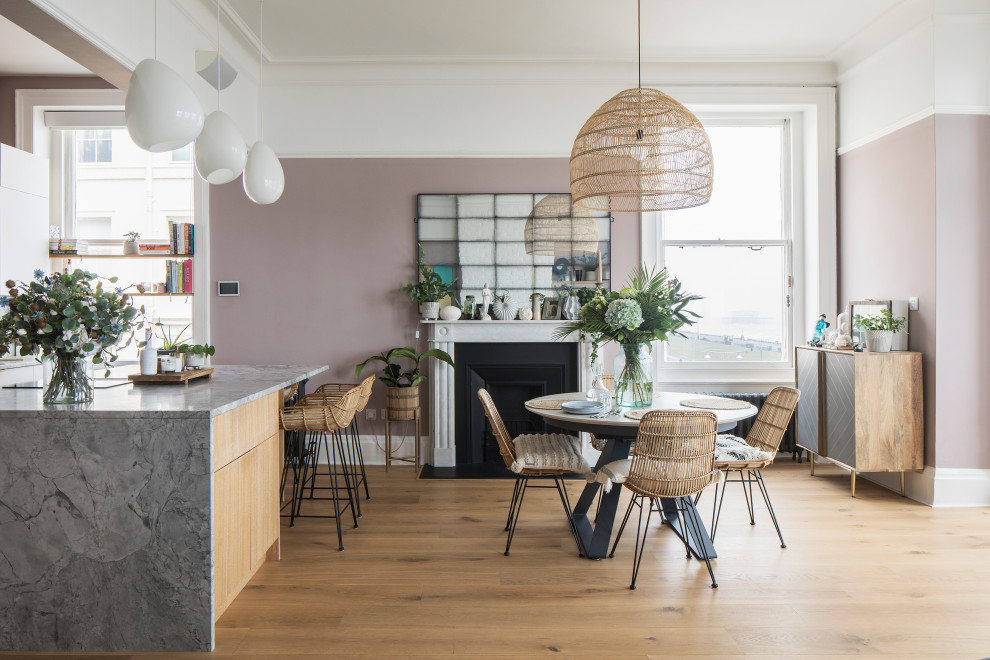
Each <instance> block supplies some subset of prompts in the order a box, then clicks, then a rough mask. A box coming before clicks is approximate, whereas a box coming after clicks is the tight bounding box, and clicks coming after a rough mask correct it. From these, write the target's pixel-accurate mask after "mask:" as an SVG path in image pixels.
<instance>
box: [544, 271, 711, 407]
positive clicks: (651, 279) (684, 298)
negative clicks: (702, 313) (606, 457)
mask: <svg viewBox="0 0 990 660" xmlns="http://www.w3.org/2000/svg"><path fill="white" fill-rule="evenodd" d="M700 298H701V296H696V295H692V294H689V293H684V292H683V291H681V283H680V282H679V281H678V280H677V278H672V277H668V275H667V270H666V269H662V270H660V271H654V270H649V269H647V267H646V266H645V265H642V264H641V265H640V266H638V267H637V268H636V269H635V270H634V271H633V272H632V273H631V274H630V276H629V283H628V285H627V286H625V287H623V288H622V289H621V290H619V291H612V292H608V291H605V290H604V289H596V291H595V295H594V297H593V298H592V299H591V300H590V301H589V302H587V303H585V304H584V306H582V307H581V314H580V318H578V319H577V320H575V321H571V322H570V323H565V324H563V325H561V326H560V327H559V328H558V329H557V330H556V332H555V333H554V338H555V339H563V338H564V337H566V336H567V335H569V334H571V333H572V332H580V333H582V335H584V336H588V337H590V338H591V342H592V353H593V354H595V355H597V353H598V347H599V346H600V345H601V344H603V343H605V342H609V341H614V342H616V343H618V344H620V345H621V347H622V351H621V353H620V354H619V356H618V357H617V358H616V370H615V383H616V386H615V395H616V401H617V403H619V405H630V406H648V405H650V404H651V403H652V401H653V374H652V370H653V369H652V362H651V361H650V358H649V354H650V352H652V344H651V342H653V341H667V340H668V339H669V338H670V335H672V334H680V333H679V332H678V330H679V329H680V328H681V327H683V326H685V325H691V324H692V323H694V322H695V319H697V318H700V317H699V316H698V315H697V314H695V313H694V312H692V311H690V310H688V309H687V306H688V304H690V303H691V301H693V300H699V299H700ZM620 360H621V361H622V362H621V365H620Z"/></svg>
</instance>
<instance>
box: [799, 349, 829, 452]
mask: <svg viewBox="0 0 990 660" xmlns="http://www.w3.org/2000/svg"><path fill="white" fill-rule="evenodd" d="M820 356H821V353H819V352H818V351H812V350H808V349H805V348H798V349H797V350H796V351H795V360H794V364H795V365H796V369H797V374H796V378H795V380H796V381H797V388H798V389H799V390H801V398H800V399H799V400H798V407H797V444H798V446H800V447H804V448H805V449H808V450H810V451H813V452H815V453H816V454H821V453H822V450H823V448H821V447H819V446H818V439H819V434H818V430H819V424H818V412H819V401H818V368H819V357H820Z"/></svg>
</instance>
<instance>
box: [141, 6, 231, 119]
mask: <svg viewBox="0 0 990 660" xmlns="http://www.w3.org/2000/svg"><path fill="white" fill-rule="evenodd" d="M156 1H157V0H156ZM217 112H220V0H217Z"/></svg>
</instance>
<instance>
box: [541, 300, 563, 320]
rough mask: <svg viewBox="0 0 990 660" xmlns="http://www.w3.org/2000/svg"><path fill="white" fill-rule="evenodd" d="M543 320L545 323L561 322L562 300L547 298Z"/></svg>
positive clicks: (544, 304) (544, 303) (544, 302)
mask: <svg viewBox="0 0 990 660" xmlns="http://www.w3.org/2000/svg"><path fill="white" fill-rule="evenodd" d="M543 320H544V321H559V320H560V298H558V297H556V296H547V297H546V298H545V299H544V300H543Z"/></svg>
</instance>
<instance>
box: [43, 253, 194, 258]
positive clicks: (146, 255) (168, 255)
mask: <svg viewBox="0 0 990 660" xmlns="http://www.w3.org/2000/svg"><path fill="white" fill-rule="evenodd" d="M48 256H49V257H50V258H52V259H147V258H151V259H174V258H176V257H186V258H187V259H192V258H193V257H194V256H196V255H193V254H173V253H171V252H166V253H164V254H159V253H147V252H146V253H143V254H55V253H52V252H49V253H48Z"/></svg>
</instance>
